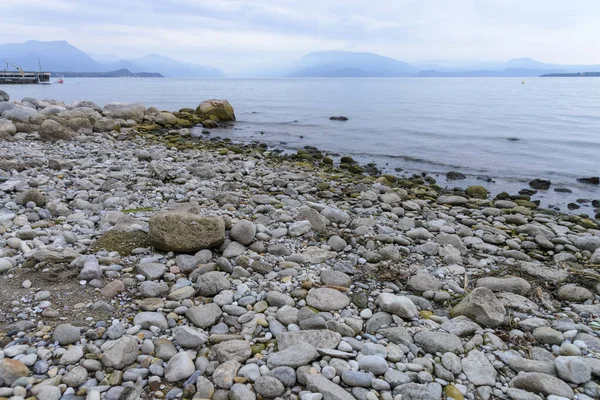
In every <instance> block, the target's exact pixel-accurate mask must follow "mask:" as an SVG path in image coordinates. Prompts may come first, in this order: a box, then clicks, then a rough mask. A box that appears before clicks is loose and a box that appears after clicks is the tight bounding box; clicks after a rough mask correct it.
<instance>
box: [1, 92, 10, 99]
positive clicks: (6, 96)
mask: <svg viewBox="0 0 600 400" xmlns="http://www.w3.org/2000/svg"><path fill="white" fill-rule="evenodd" d="M9 100H10V96H9V95H8V93H6V92H5V91H4V90H0V101H9Z"/></svg>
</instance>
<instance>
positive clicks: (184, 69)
mask: <svg viewBox="0 0 600 400" xmlns="http://www.w3.org/2000/svg"><path fill="white" fill-rule="evenodd" d="M94 57H95V59H94V58H92V57H91V56H90V55H89V54H87V53H84V52H83V51H81V50H79V49H78V48H76V47H75V46H72V45H70V44H69V43H67V42H66V41H56V42H40V41H35V40H32V41H29V42H25V43H11V44H4V45H0V62H9V63H11V64H14V65H16V66H18V67H20V68H23V69H24V70H27V71H38V70H39V68H40V67H39V62H38V59H39V60H40V61H41V63H42V68H43V70H44V71H53V72H109V71H115V70H125V69H126V70H129V71H131V72H132V73H140V72H158V73H160V74H162V75H164V76H176V77H221V76H224V75H225V74H224V73H223V72H222V71H221V70H218V69H216V68H211V67H204V66H201V65H196V64H191V63H185V62H181V61H177V60H173V59H172V58H168V57H163V56H160V55H156V54H151V55H148V56H145V57H142V58H138V59H135V60H122V59H120V58H119V57H117V56H114V55H112V54H103V55H95V56H94ZM3 67H5V66H3V65H1V64H0V69H3ZM10 69H14V68H13V67H12V66H11V67H10Z"/></svg>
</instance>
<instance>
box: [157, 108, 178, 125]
mask: <svg viewBox="0 0 600 400" xmlns="http://www.w3.org/2000/svg"><path fill="white" fill-rule="evenodd" d="M178 121H179V118H177V117H176V116H175V115H173V114H171V113H170V112H166V111H163V112H160V113H158V114H157V115H156V116H155V117H154V122H155V123H156V124H158V125H162V126H165V125H177V122H178Z"/></svg>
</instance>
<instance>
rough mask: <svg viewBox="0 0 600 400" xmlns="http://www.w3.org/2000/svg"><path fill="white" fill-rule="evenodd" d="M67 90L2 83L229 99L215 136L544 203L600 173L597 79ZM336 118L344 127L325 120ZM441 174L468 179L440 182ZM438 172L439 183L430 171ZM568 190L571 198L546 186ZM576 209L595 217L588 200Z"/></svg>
mask: <svg viewBox="0 0 600 400" xmlns="http://www.w3.org/2000/svg"><path fill="white" fill-rule="evenodd" d="M65 81H66V82H65V83H64V84H62V85H61V84H53V85H48V86H43V85H31V86H16V85H15V86H12V85H10V86H2V85H0V89H2V90H5V91H7V92H8V93H9V94H10V95H11V96H12V98H13V99H19V98H23V97H26V96H31V97H35V98H38V99H44V98H49V99H58V100H63V101H65V102H70V101H74V100H92V101H94V102H96V103H98V104H100V105H103V104H106V103H108V102H111V101H134V102H140V103H143V104H145V105H147V106H156V107H158V108H161V109H165V110H170V111H173V110H178V109H179V108H183V107H196V106H197V105H198V103H200V102H201V101H202V100H206V99H211V98H222V99H228V100H229V101H230V102H231V104H232V105H233V107H234V108H235V112H236V115H237V118H238V122H237V123H236V124H235V128H231V129H221V130H214V131H213V133H212V134H213V135H218V136H221V137H229V138H231V139H233V140H238V141H249V140H260V141H261V142H266V143H268V144H270V145H273V146H275V147H279V148H283V149H286V150H296V149H299V148H302V147H303V146H306V145H312V146H316V147H318V148H319V149H322V150H327V151H331V152H335V153H339V154H341V155H350V156H352V157H354V158H355V159H357V160H359V161H361V162H371V161H373V162H376V163H377V164H378V165H379V166H380V167H381V168H383V169H387V170H388V171H394V169H395V168H402V169H403V170H404V171H407V172H411V173H412V172H421V171H427V172H429V173H432V174H434V176H435V177H436V179H438V180H439V183H441V184H442V185H445V186H449V187H454V186H463V187H464V186H466V185H469V184H482V183H483V181H481V180H479V179H477V177H478V176H488V177H491V178H492V179H493V180H494V181H495V182H496V183H493V184H485V183H483V184H484V185H485V186H488V187H489V188H490V189H491V190H492V192H493V193H497V192H500V191H503V190H507V191H509V192H510V193H513V194H514V193H516V192H517V191H518V190H519V189H522V188H526V187H527V182H528V181H529V180H531V179H533V178H544V179H550V180H551V181H552V188H551V189H550V191H548V192H540V194H538V195H536V196H534V199H536V198H537V199H541V201H542V205H543V206H548V205H557V206H560V207H561V208H562V209H563V210H564V209H566V205H567V203H569V202H575V201H576V200H577V199H581V198H584V199H600V187H597V186H593V185H586V184H581V183H578V182H577V178H581V177H589V176H598V175H600V79H594V78H579V79H578V78H526V82H525V84H522V83H521V79H520V78H365V79H362V78H359V79H356V78H348V79H346V78H323V79H174V78H165V79H108V78H97V79H92V78H87V79H86V78H81V79H75V78H65ZM333 115H344V116H346V117H348V118H349V120H348V121H345V122H339V121H330V120H329V117H330V116H333ZM450 170H456V171H460V172H463V173H465V174H466V175H467V176H468V179H466V180H463V181H452V182H445V180H444V179H443V176H444V174H445V173H446V172H448V171H450ZM436 174H438V175H436ZM556 187H567V188H569V189H571V190H572V191H573V193H571V194H568V193H556V192H554V191H553V190H552V189H553V188H556ZM581 206H582V208H581V209H580V210H579V211H577V212H583V211H585V212H588V213H593V210H592V207H591V205H590V204H589V203H582V204H581Z"/></svg>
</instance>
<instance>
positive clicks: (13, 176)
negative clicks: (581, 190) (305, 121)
mask: <svg viewBox="0 0 600 400" xmlns="http://www.w3.org/2000/svg"><path fill="white" fill-rule="evenodd" d="M36 102H38V103H39V105H44V104H43V103H41V102H39V101H36ZM32 104H33V103H32ZM203 104H204V106H202V105H201V106H199V107H198V108H197V110H195V109H185V110H182V111H179V112H175V113H165V112H159V111H158V110H152V109H148V108H145V107H144V106H140V105H135V104H111V105H107V106H105V107H104V108H100V107H98V106H96V105H94V104H93V103H89V102H85V103H79V104H77V106H78V107H71V108H70V109H66V108H67V107H64V108H65V110H63V109H62V108H63V106H62V105H60V104H54V105H52V104H47V105H45V107H43V108H42V107H40V110H36V113H33V112H30V111H28V110H23V109H21V108H20V107H17V109H18V111H13V112H12V113H9V116H10V117H11V118H14V119H16V118H20V120H19V121H17V123H15V122H13V125H14V127H15V129H16V130H18V131H20V132H19V133H14V134H10V138H8V139H9V140H3V141H2V142H1V143H2V144H3V146H2V148H1V149H0V171H4V172H0V176H1V177H5V178H7V179H5V180H3V181H0V285H1V286H2V288H3V290H2V291H0V303H1V304H4V305H7V306H3V307H0V317H1V318H2V319H3V321H5V322H3V323H2V324H1V325H0V349H1V350H0V397H7V398H8V397H11V396H18V397H21V398H26V397H31V396H35V395H37V396H39V397H42V396H46V397H45V398H48V399H59V398H60V397H61V396H62V397H65V398H69V399H77V400H79V399H82V400H83V399H86V398H87V399H102V398H105V399H134V398H153V399H160V398H169V399H171V398H184V399H192V398H194V399H201V398H213V399H222V400H225V399H230V398H233V399H242V400H254V399H256V398H257V395H258V396H261V397H262V398H282V399H290V400H321V399H324V400H330V399H332V400H346V399H348V400H351V399H364V400H376V399H382V400H399V399H400V398H405V399H406V398H424V399H434V400H438V399H442V398H444V399H445V398H452V399H455V400H461V399H474V398H477V397H481V398H499V399H506V400H508V399H516V398H527V397H524V396H529V397H530V398H533V396H538V394H540V393H542V394H543V395H545V396H549V395H555V396H561V397H565V398H573V397H574V396H575V394H577V396H578V398H580V399H591V398H594V397H598V395H600V385H598V384H597V383H596V382H597V379H598V366H599V365H600V337H599V332H600V319H598V316H599V315H600V273H599V272H598V269H597V268H598V265H600V229H599V228H598V224H597V222H595V221H593V220H591V219H585V218H582V217H580V216H577V215H567V214H560V213H556V212H551V211H548V210H541V209H537V208H536V207H534V206H535V204H533V203H531V202H530V201H528V200H526V199H525V198H514V197H509V196H503V197H502V198H498V199H488V198H486V197H487V196H486V192H485V189H484V188H477V187H473V188H471V189H469V190H468V192H465V191H462V190H444V189H442V188H440V187H439V186H437V185H436V184H435V183H434V182H433V181H432V179H433V178H432V177H430V176H422V175H415V176H411V177H410V178H409V179H405V178H400V179H398V178H397V177H395V176H391V175H385V174H374V173H375V172H376V171H375V170H373V169H371V170H369V168H374V167H373V166H371V167H368V166H360V165H358V164H356V163H354V162H353V160H351V159H349V158H343V160H342V161H343V162H342V165H343V166H340V165H339V164H335V163H334V160H333V158H331V157H328V155H327V153H325V152H321V151H319V150H317V149H315V148H310V147H309V148H305V149H302V150H301V151H299V152H297V153H296V154H293V155H286V154H278V152H277V150H276V149H269V148H268V147H266V146H264V145H261V144H260V143H256V144H252V145H249V144H240V143H235V142H233V141H231V140H227V139H217V138H214V137H211V138H207V136H208V135H202V134H200V137H196V136H193V135H192V132H191V131H190V127H183V126H181V124H182V123H183V124H185V125H188V124H194V123H198V122H194V121H199V122H203V123H205V124H206V125H207V126H208V125H212V126H215V125H214V123H217V122H216V121H215V120H217V119H219V120H223V119H226V118H230V119H234V118H235V116H234V114H233V109H231V110H229V109H228V108H227V104H224V103H214V102H213V103H211V104H210V106H212V107H213V108H214V109H216V110H214V111H213V109H210V110H208V108H207V107H208V106H209V105H207V104H205V103H203ZM216 104H221V106H216ZM1 107H2V103H0V110H1ZM48 107H50V109H48V110H46V109H47V108H48ZM142 107H143V108H142ZM203 107H204V108H203ZM36 108H37V107H36ZM44 110H46V112H44ZM42 113H44V116H45V117H42V116H41V115H38V114H42ZM5 115H6V114H5ZM42 120H43V121H42ZM0 121H1V119H0ZM46 121H53V122H46ZM131 121H133V122H131ZM138 121H139V122H138ZM169 121H171V122H169ZM180 121H182V122H180ZM210 121H212V122H210ZM213 122H214V123H213ZM227 123H229V122H218V123H217V124H227ZM17 124H18V125H17ZM176 125H179V126H178V127H175V126H176ZM3 126H8V124H6V123H4V124H3V123H2V122H0V130H1V129H2V127H3ZM76 127H77V128H78V129H77V131H75V129H74V128H76ZM207 129H209V130H211V132H212V134H211V136H212V135H218V128H207ZM25 130H28V131H29V132H23V131H25ZM0 140H2V139H0ZM367 167H368V168H367ZM363 172H367V174H363ZM369 173H372V175H369ZM8 305H10V306H8ZM574 368H577V371H578V373H577V374H573V373H572V372H571V371H573V369H574ZM538 397H539V396H538Z"/></svg>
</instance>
